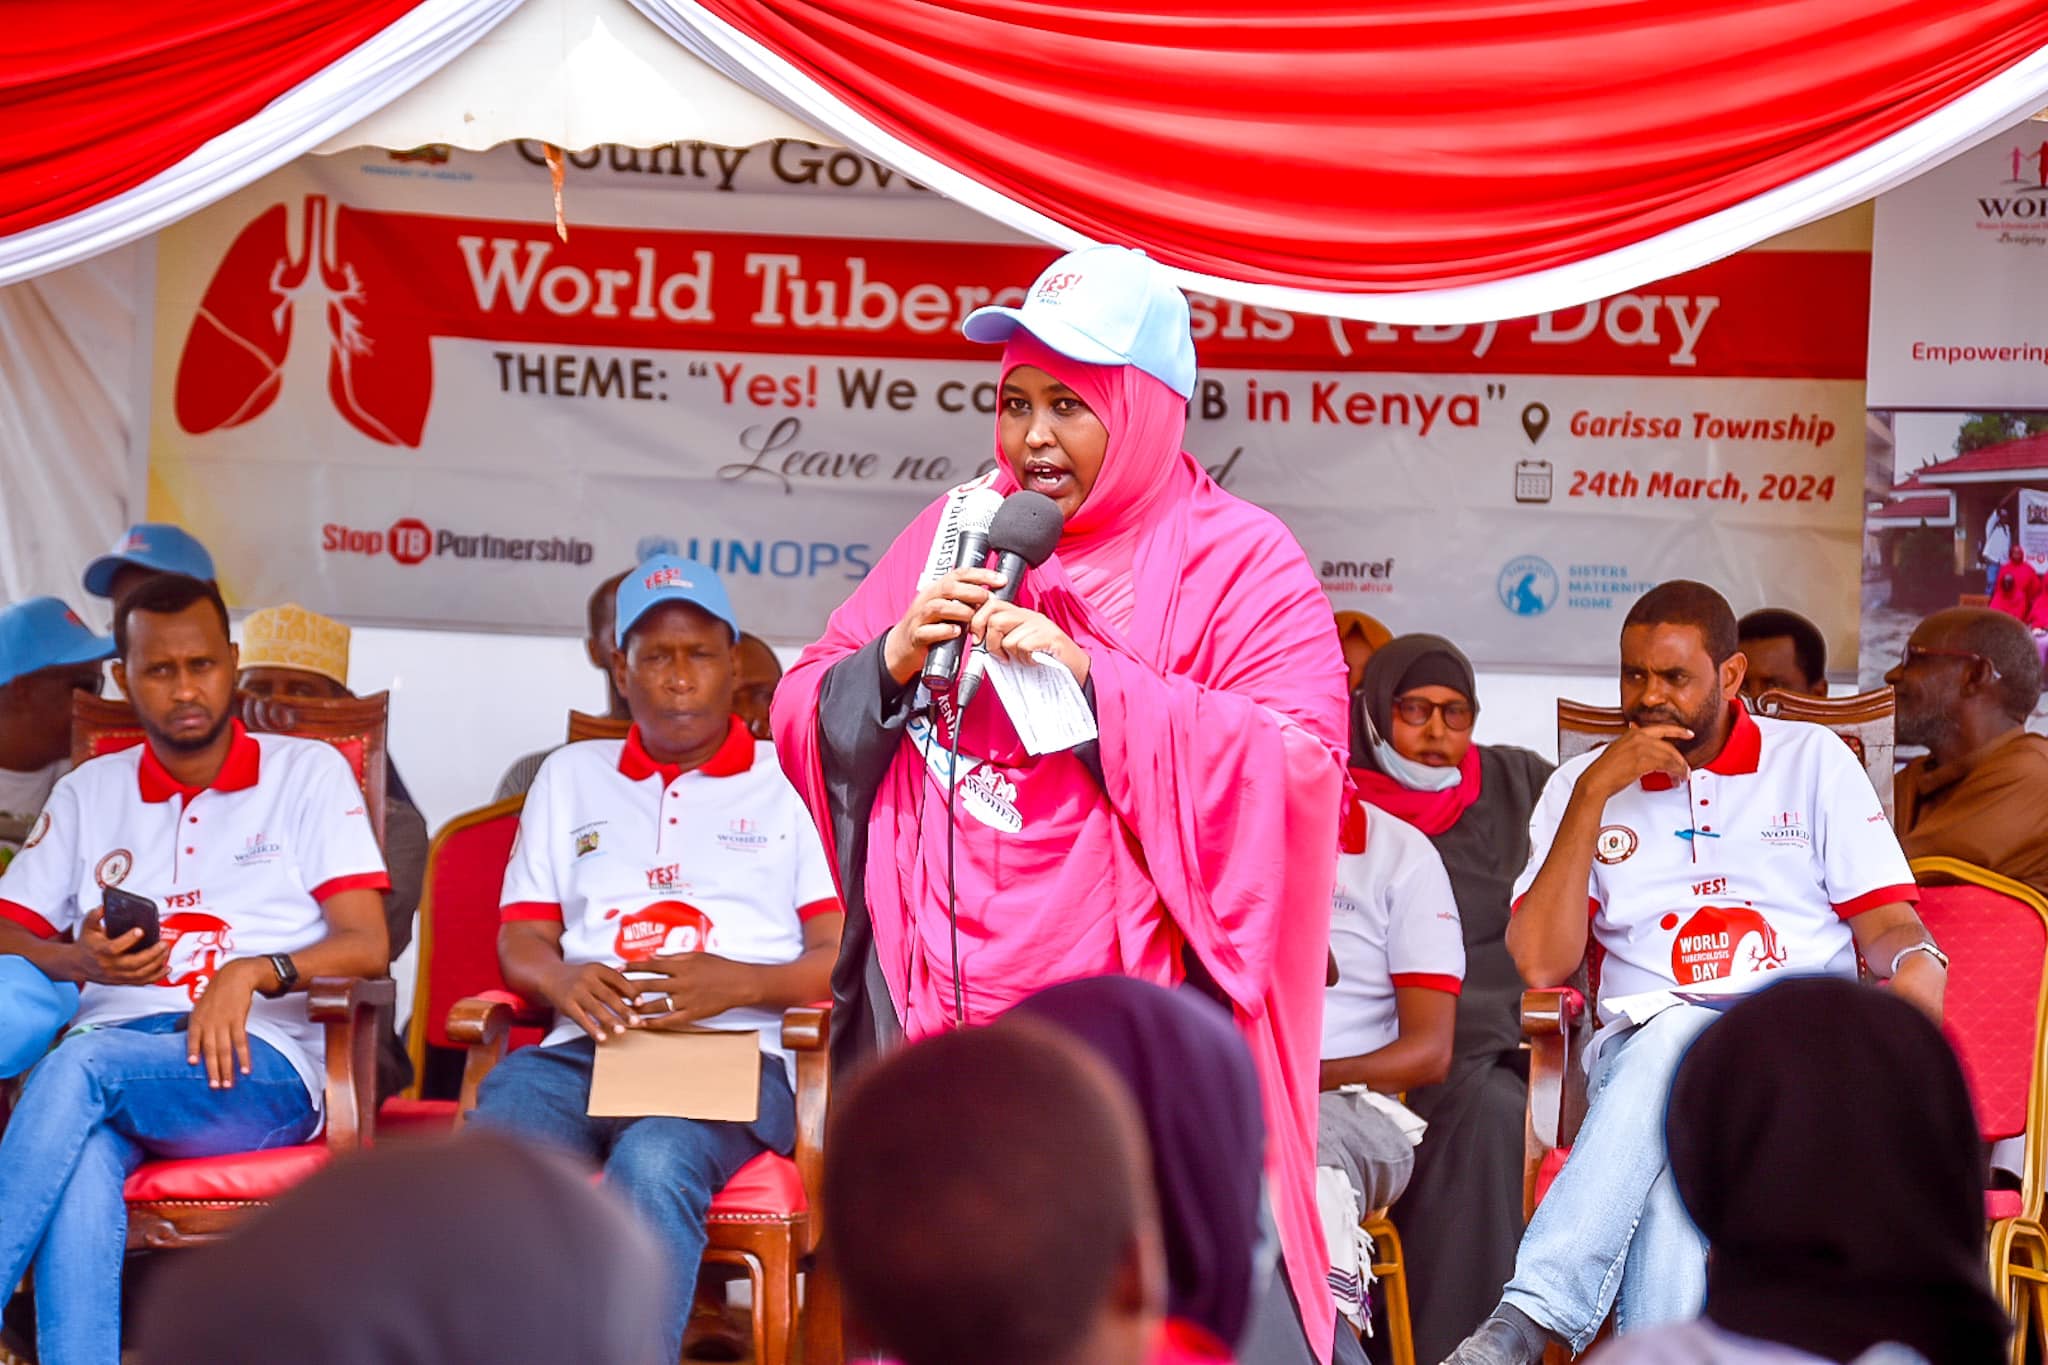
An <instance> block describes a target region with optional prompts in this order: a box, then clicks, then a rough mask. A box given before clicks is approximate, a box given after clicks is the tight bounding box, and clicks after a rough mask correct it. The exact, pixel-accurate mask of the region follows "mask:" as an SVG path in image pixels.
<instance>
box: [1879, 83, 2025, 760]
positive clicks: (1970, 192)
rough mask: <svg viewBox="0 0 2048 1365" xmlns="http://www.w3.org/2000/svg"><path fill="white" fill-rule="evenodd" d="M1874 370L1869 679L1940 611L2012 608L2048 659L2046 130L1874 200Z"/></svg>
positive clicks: (1978, 152) (2009, 136)
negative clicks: (2046, 587)
mask: <svg viewBox="0 0 2048 1365" xmlns="http://www.w3.org/2000/svg"><path fill="white" fill-rule="evenodd" d="M1869 368H1870V386H1869V400H1868V401H1869V404H1870V413H1869V420H1868V422H1867V424H1866V435H1865V442H1866V456H1865V461H1864V467H1865V490H1864V498H1865V505H1866V506H1867V507H1868V508H1869V514H1868V516H1867V517H1866V519H1865V522H1864V535H1863V567H1864V571H1863V621H1862V627H1863V629H1862V640H1863V644H1862V654H1861V659H1860V668H1859V674H1860V681H1861V683H1862V685H1863V686H1864V687H1866V688H1867V687H1876V686H1880V685H1881V684H1882V682H1883V679H1884V673H1885V670H1887V669H1889V668H1890V667H1891V666H1892V665H1893V664H1894V663H1896V662H1897V661H1898V658H1899V653H1900V650H1901V649H1903V648H1904V646H1905V643H1906V638H1907V636H1909V635H1910V634H1911V633H1912V630H1913V627H1914V625H1915V624H1916V623H1918V621H1919V620H1920V618H1921V617H1923V616H1925V615H1927V614H1928V613H1929V612H1932V611H1938V610H1940V609H1941V608H1943V607H1953V606H1957V605H1980V606H1981V605H1989V606H1993V607H1996V608H1998V609H1999V610H2002V611H2006V612H2008V613H2010V614H2012V615H2014V616H2017V617H2019V618H2020V619H2021V620H2023V621H2025V622H2026V623H2027V624H2028V625H2029V626H2031V627H2033V629H2034V638H2035V641H2036V643H2037V644H2039V645H2040V647H2041V648H2042V651H2043V654H2044V656H2048V591H2044V590H2043V585H2044V583H2048V579H2044V575H2048V125H2044V124H2041V123H2036V122H2033V121H2032V120H2027V121H2024V122H2021V123H2019V124H2017V125H2015V126H2014V127H2012V128H2010V129H2008V130H2006V131H2005V132H2004V133H2002V134H2000V135H1999V136H1997V137H1994V138H1992V139H1990V140H1989V141H1987V142H1985V143H1983V144H1982V145H1981V146H1979V147H1977V148H1975V149H1973V150H1972V151H1970V152H1967V153H1965V154H1964V155H1962V156H1960V157H1957V158H1956V159H1955V160H1953V161H1951V162H1949V163H1948V164H1946V165H1943V166H1939V167H1936V168H1935V169H1934V170H1932V171H1930V172H1928V173H1927V174H1926V175H1923V176H1921V177H1920V178H1918V179H1916V180H1913V181H1911V182H1909V183H1908V184H1906V185H1903V186H1901V187H1900V188H1898V189H1896V190H1893V191H1891V192H1890V193H1888V194H1885V195H1883V196H1882V197H1880V198H1879V199H1878V201H1877V220H1876V225H1875V231H1874V250H1873V255H1872V278H1871V328H1870V367H1869ZM2015 550H2017V552H2018V559H2017V560H2015V558H2014V552H2015ZM2035 728H2036V729H2048V712H2037V713H2036V720H2035Z"/></svg>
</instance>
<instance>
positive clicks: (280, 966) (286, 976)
mask: <svg viewBox="0 0 2048 1365" xmlns="http://www.w3.org/2000/svg"><path fill="white" fill-rule="evenodd" d="M1927 946H1928V947H1930V948H1931V947H1933V946H1934V945H1933V944H1928V945H1927ZM1906 951H1907V952H1911V951H1912V949H1910V948H1909V949H1907V950H1906ZM1902 956H1903V954H1902ZM264 960H265V961H266V962H268V963H269V964H270V969H271V970H272V971H274V972H276V973H277V987H276V989H274V990H267V991H263V992H261V994H262V995H263V996H264V997H265V998H266V999H270V1000H275V999H277V998H278V997H279V996H280V995H283V994H284V993H285V992H286V991H288V990H290V989H291V988H292V987H294V986H296V985H298V984H299V969H298V966H297V964H295V963H294V962H293V961H292V958H291V954H290V953H272V954H271V955H270V956H269V957H267V958H265V959H264ZM1894 970H1896V969H1894Z"/></svg>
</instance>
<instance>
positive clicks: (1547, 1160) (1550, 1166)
mask: <svg viewBox="0 0 2048 1365" xmlns="http://www.w3.org/2000/svg"><path fill="white" fill-rule="evenodd" d="M1571 1154H1572V1149H1571V1148H1569V1147H1553V1148H1551V1149H1550V1150H1549V1151H1547V1152H1545V1153H1544V1154H1543V1164H1542V1165H1541V1166H1538V1167H1537V1168H1536V1202H1537V1203H1539V1204H1540V1203H1542V1202H1543V1196H1544V1195H1546V1194H1549V1193H1550V1182H1552V1181H1553V1180H1556V1179H1557V1173H1558V1172H1559V1171H1561V1170H1563V1169H1564V1161H1565V1158H1566V1157H1568V1156H1570V1155H1571Z"/></svg>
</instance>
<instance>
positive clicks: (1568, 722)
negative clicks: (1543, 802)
mask: <svg viewBox="0 0 2048 1365" xmlns="http://www.w3.org/2000/svg"><path fill="white" fill-rule="evenodd" d="M1896 709H1897V708H1896V704H1895V702H1894V700H1893V697H1892V690H1891V689H1890V688H1889V687H1880V688H1878V689H1877V690H1876V691H1874V692H1859V693H1857V694H1856V695H1855V696H1853V697H1826V698H1822V697H1804V696H1800V695H1798V694H1796V693H1792V692H1777V691H1772V692H1766V693H1764V694H1763V696H1761V697H1759V698H1757V710H1758V711H1759V712H1760V713H1761V714H1763V715H1766V716H1769V717H1771V718H1772V719H1774V720H1803V721H1807V722H1809V723H1811V724H1814V725H1825V726H1826V727H1827V728H1828V729H1830V730H1833V731H1834V732H1835V733H1836V734H1838V735H1840V736H1841V737H1842V742H1843V743H1845V744H1847V745H1848V746H1849V751H1850V752H1851V753H1853V754H1855V755H1856V758H1857V761H1858V762H1860V763H1861V764H1862V765H1863V772H1864V775H1865V776H1867V777H1868V778H1869V779H1870V785H1871V786H1872V788H1874V789H1875V790H1876V792H1877V799H1878V801H1879V802H1880V803H1881V804H1882V805H1883V807H1884V817H1885V819H1887V820H1890V819H1891V818H1892V767H1893V752H1894V745H1893V739H1892V726H1893V718H1894V715H1895V712H1896ZM1627 732H1628V721H1627V719H1626V718H1625V717H1624V716H1623V715H1622V713H1621V708H1620V707H1618V706H1588V705H1587V704H1586V703H1584V702H1578V701H1572V700H1570V699H1569V698H1565V697H1560V698H1558V701H1557V761H1558V762H1559V763H1568V762H1570V761H1571V760H1572V759H1574V758H1577V757H1578V756H1579V755H1580V754H1583V753H1585V752H1587V751H1588V750H1591V749H1597V748H1599V747H1600V746H1601V745H1603V744H1606V743H1607V742H1609V741H1610V740H1614V739H1618V738H1620V737H1621V736H1622V735H1623V734H1626V733H1627Z"/></svg>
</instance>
